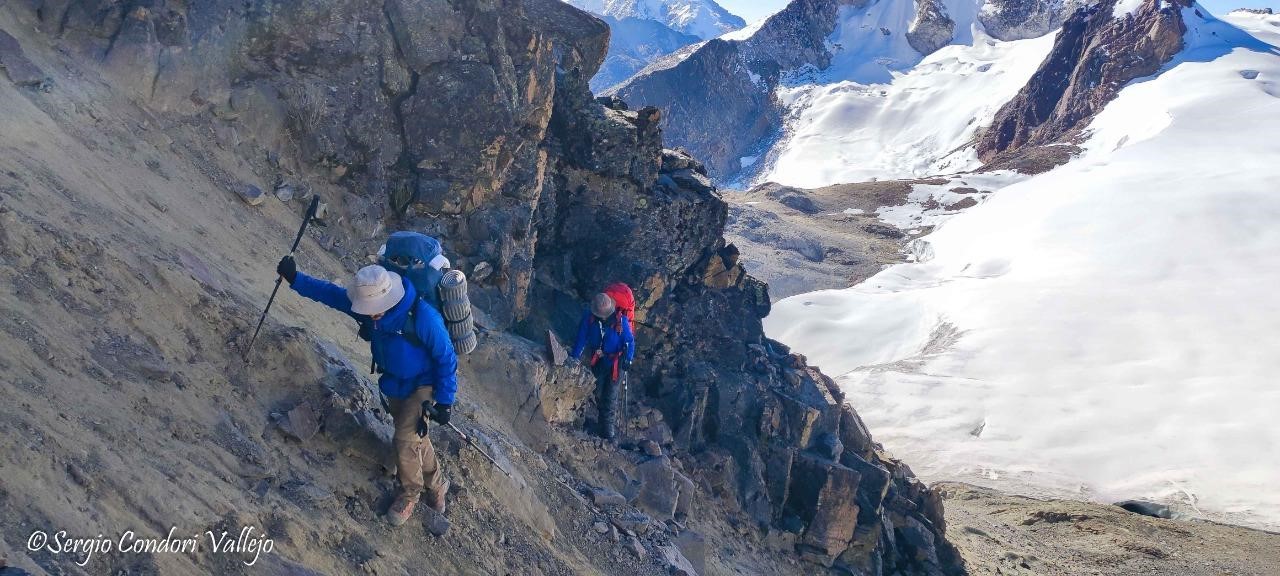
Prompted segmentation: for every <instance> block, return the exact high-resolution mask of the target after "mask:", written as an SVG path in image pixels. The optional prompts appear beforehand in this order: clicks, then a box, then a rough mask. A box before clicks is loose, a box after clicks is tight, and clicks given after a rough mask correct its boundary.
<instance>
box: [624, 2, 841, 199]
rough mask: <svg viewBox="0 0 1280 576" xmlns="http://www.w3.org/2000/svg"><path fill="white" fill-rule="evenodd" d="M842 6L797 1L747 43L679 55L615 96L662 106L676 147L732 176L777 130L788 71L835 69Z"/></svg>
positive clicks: (715, 43) (711, 45)
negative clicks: (831, 46)
mask: <svg viewBox="0 0 1280 576" xmlns="http://www.w3.org/2000/svg"><path fill="white" fill-rule="evenodd" d="M843 3H845V2H841V1H839V0H796V1H794V2H791V3H790V4H788V5H787V7H786V8H784V9H783V10H782V11H780V12H778V13H777V14H774V15H773V16H772V17H770V18H769V20H768V21H766V22H765V24H764V25H763V26H761V28H760V29H759V30H758V31H756V33H755V34H753V35H752V36H751V37H750V38H749V39H747V40H719V39H717V40H712V41H709V42H707V43H705V44H703V45H702V46H701V47H699V48H697V49H696V50H694V51H692V52H691V53H686V52H681V53H677V54H676V55H673V56H670V57H668V58H666V59H664V60H659V61H658V62H655V63H654V64H653V65H651V66H650V67H648V68H646V69H645V70H642V71H640V73H639V74H637V75H636V76H635V77H633V78H631V79H630V80H628V81H627V82H626V83H624V84H622V85H620V86H617V87H614V88H612V89H611V90H610V91H609V93H610V94H615V95H617V96H620V97H621V98H622V99H623V100H625V101H627V102H628V103H631V104H633V105H647V104H652V105H655V106H659V107H660V108H662V110H663V111H664V112H665V116H664V117H663V129H664V130H665V132H666V135H667V137H668V138H669V139H670V140H671V141H672V142H674V143H677V144H679V145H680V146H683V147H685V148H687V149H689V151H691V152H693V154H694V155H695V156H697V157H698V158H700V159H701V160H702V161H703V162H706V164H707V168H708V171H709V172H710V173H711V174H712V175H713V176H715V177H717V178H720V177H725V176H728V175H731V174H733V173H736V172H737V171H738V170H740V169H741V164H740V162H739V159H740V158H741V157H743V156H747V155H748V154H749V151H750V150H751V148H752V147H753V146H755V145H756V144H757V143H759V142H760V141H761V140H763V139H765V138H767V137H768V136H770V135H771V134H773V133H774V131H775V130H777V127H778V125H779V122H780V120H781V113H782V109H781V107H780V106H779V104H778V102H776V101H775V99H774V97H773V88H774V87H775V86H777V83H778V81H779V79H780V78H781V75H782V73H784V72H786V71H788V70H794V69H795V68H798V67H800V66H803V65H806V64H810V65H813V66H816V67H818V68H825V67H826V66H827V65H828V64H830V58H831V55H830V53H829V52H828V51H827V46H826V39H827V37H828V36H830V34H831V32H832V31H833V30H834V29H835V24H836V15H837V11H838V7H839V6H840V5H841V4H843ZM848 3H850V4H857V5H862V4H865V0H854V1H853V2H848Z"/></svg>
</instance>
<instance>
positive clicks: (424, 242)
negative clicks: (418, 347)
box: [378, 232, 477, 354]
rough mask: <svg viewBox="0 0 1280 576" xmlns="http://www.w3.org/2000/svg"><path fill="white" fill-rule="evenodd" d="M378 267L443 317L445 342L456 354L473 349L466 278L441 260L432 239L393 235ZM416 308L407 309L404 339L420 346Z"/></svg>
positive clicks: (475, 340)
mask: <svg viewBox="0 0 1280 576" xmlns="http://www.w3.org/2000/svg"><path fill="white" fill-rule="evenodd" d="M378 260H379V262H378V263H379V264H380V265H381V266H382V267H383V268H386V269H387V270H390V271H392V272H395V273H396V274H399V275H401V276H403V277H405V278H408V279H409V282H411V283H413V287H414V288H416V289H417V291H418V298H419V299H420V300H422V301H424V302H427V303H428V304H431V305H432V306H433V307H435V309H436V310H438V311H439V312H440V315H441V316H443V317H444V323H445V328H447V329H448V330H449V339H450V340H453V349H454V350H455V351H456V352H457V353H458V354H470V353H471V352H472V351H473V350H475V349H476V343H477V339H476V331H475V322H474V321H473V320H472V318H471V301H470V300H469V299H468V298H467V277H466V275H464V274H463V273H462V271H461V270H453V269H450V268H449V267H448V266H449V265H448V260H447V259H445V258H444V250H443V249H442V248H441V246H440V242H439V241H437V240H436V239H435V238H432V237H430V236H427V235H425V234H419V233H417V232H395V233H392V234H391V236H389V237H388V238H387V244H386V246H385V248H384V249H383V251H382V252H381V253H380V255H379V259H378ZM416 320H417V305H416V304H415V305H414V306H413V307H411V308H409V321H408V322H406V323H405V328H406V329H405V331H404V335H405V336H407V337H408V338H409V339H410V340H412V341H414V342H418V343H421V342H422V340H421V339H420V338H418V334H417V332H416V330H417V324H416Z"/></svg>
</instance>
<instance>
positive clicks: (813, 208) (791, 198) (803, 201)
mask: <svg viewBox="0 0 1280 576" xmlns="http://www.w3.org/2000/svg"><path fill="white" fill-rule="evenodd" d="M778 203H779V204H782V205H783V206H786V207H787V208H790V209H792V210H795V211H797V212H803V213H805V214H817V213H819V212H821V211H822V208H821V207H820V206H818V203H817V202H814V201H813V199H812V198H810V197H808V196H805V195H803V194H799V193H791V194H786V195H784V196H783V197H782V198H779V199H778Z"/></svg>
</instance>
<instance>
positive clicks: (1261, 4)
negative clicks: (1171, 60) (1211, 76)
mask: <svg viewBox="0 0 1280 576" xmlns="http://www.w3.org/2000/svg"><path fill="white" fill-rule="evenodd" d="M718 1H719V2H720V5H721V6H724V7H725V8H728V9H729V11H730V12H733V13H734V14H737V15H739V16H741V17H743V18H744V19H746V21H747V23H751V22H755V21H756V20H759V19H761V18H764V17H765V16H768V15H770V14H773V13H774V12H777V11H778V10H781V9H782V7H783V6H786V5H787V0H718ZM1200 3H1201V4H1203V5H1204V6H1205V7H1206V8H1208V9H1209V11H1211V12H1213V13H1215V14H1225V13H1226V12H1229V11H1231V10H1232V9H1234V8H1272V9H1274V10H1276V11H1277V12H1280V0H1201V1H1200Z"/></svg>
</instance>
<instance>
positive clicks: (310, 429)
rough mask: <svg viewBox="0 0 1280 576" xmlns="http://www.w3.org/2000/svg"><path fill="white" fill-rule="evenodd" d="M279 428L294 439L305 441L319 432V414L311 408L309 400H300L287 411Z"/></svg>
mask: <svg viewBox="0 0 1280 576" xmlns="http://www.w3.org/2000/svg"><path fill="white" fill-rule="evenodd" d="M281 429H282V430H284V432H285V433H286V434H288V435H290V436H292V437H294V439H296V440H298V441H300V442H306V441H308V440H310V439H311V438H312V437H314V436H315V435H316V433H318V432H320V416H319V415H318V414H316V412H315V410H312V409H311V404H310V403H309V402H302V403H300V404H298V405H297V406H294V407H293V409H292V410H290V411H289V414H288V417H287V418H285V420H284V421H283V422H282V423H281Z"/></svg>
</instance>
